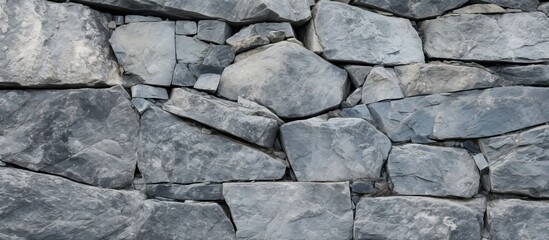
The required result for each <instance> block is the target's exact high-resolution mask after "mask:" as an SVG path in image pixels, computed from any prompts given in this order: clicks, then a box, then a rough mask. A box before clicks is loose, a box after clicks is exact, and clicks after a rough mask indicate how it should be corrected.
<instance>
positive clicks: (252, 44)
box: [228, 36, 271, 53]
mask: <svg viewBox="0 0 549 240" xmlns="http://www.w3.org/2000/svg"><path fill="white" fill-rule="evenodd" d="M269 43H271V41H269V38H267V37H264V36H251V37H248V38H242V39H238V40H236V41H234V42H232V43H228V44H229V45H231V46H233V49H234V50H235V52H236V53H241V52H244V51H247V50H250V49H252V48H256V47H261V46H263V45H267V44H269Z"/></svg>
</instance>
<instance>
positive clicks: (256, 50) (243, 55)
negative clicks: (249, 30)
mask: <svg viewBox="0 0 549 240" xmlns="http://www.w3.org/2000/svg"><path fill="white" fill-rule="evenodd" d="M272 46H273V44H267V45H263V46H259V47H256V48H254V49H250V50H248V51H245V52H242V53H239V54H238V55H236V56H235V57H234V62H235V63H236V62H239V61H241V60H244V59H245V58H247V57H249V56H252V55H254V54H256V53H260V52H263V51H264V50H266V49H267V48H270V47H272Z"/></svg>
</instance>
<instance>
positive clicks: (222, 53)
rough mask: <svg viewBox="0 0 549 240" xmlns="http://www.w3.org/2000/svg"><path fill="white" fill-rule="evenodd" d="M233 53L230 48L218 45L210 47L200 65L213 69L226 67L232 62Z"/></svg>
mask: <svg viewBox="0 0 549 240" xmlns="http://www.w3.org/2000/svg"><path fill="white" fill-rule="evenodd" d="M234 55H235V52H234V50H233V49H232V48H231V46H227V45H219V46H211V47H210V50H209V51H208V53H207V54H206V56H205V57H204V61H203V62H202V64H204V65H207V66H215V67H227V66H229V65H230V64H231V63H232V62H233V60H234Z"/></svg>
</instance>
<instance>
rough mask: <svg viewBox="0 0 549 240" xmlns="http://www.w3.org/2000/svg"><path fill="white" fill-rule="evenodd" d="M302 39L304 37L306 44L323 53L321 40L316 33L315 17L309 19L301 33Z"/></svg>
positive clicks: (315, 51)
mask: <svg viewBox="0 0 549 240" xmlns="http://www.w3.org/2000/svg"><path fill="white" fill-rule="evenodd" d="M301 39H303V43H304V46H305V47H306V48H307V49H309V50H311V51H312V52H314V53H316V54H321V53H322V51H324V49H323V48H322V45H320V40H319V39H318V35H317V34H316V29H315V21H314V19H311V20H309V21H308V22H307V23H306V24H305V26H303V30H302V33H301Z"/></svg>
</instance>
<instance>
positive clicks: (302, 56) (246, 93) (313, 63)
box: [217, 42, 350, 118]
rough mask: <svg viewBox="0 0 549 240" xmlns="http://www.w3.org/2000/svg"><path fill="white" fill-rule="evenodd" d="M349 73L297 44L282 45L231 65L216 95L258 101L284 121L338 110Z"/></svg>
mask: <svg viewBox="0 0 549 240" xmlns="http://www.w3.org/2000/svg"><path fill="white" fill-rule="evenodd" d="M349 85H350V84H349V82H348V81H347V72H346V71H345V70H343V69H340V68H338V67H336V66H334V65H332V64H330V63H329V62H327V61H326V60H324V59H322V58H321V57H319V56H317V55H316V54H314V53H312V52H310V51H308V50H307V49H305V48H303V47H301V46H300V45H298V44H295V43H289V42H279V43H275V44H274V45H273V46H271V47H269V48H267V49H266V50H264V51H262V52H259V53H256V54H254V55H251V56H249V57H247V58H245V59H243V60H241V61H239V62H237V63H235V64H233V65H230V66H229V67H227V68H226V69H225V71H223V74H222V75H221V83H220V85H219V88H218V91H217V93H218V94H219V95H221V96H223V97H226V98H228V99H231V100H236V99H237V98H238V97H239V96H241V97H244V98H247V99H250V100H252V101H255V102H257V103H259V104H261V105H263V106H265V107H267V108H269V109H271V110H273V111H274V112H275V113H276V114H277V115H278V116H280V117H282V118H301V117H307V116H311V115H315V114H318V113H321V112H324V111H326V110H329V109H333V108H336V107H337V106H338V105H339V104H340V103H341V102H342V101H343V100H345V97H346V94H347V92H348V89H349Z"/></svg>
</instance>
